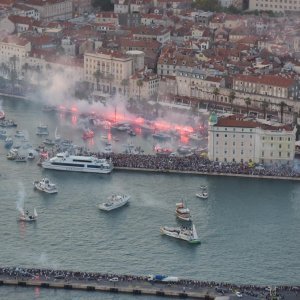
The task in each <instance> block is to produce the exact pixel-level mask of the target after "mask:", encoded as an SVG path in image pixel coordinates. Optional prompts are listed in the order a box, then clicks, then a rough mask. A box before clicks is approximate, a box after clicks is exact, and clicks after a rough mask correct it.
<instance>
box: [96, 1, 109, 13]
mask: <svg viewBox="0 0 300 300" xmlns="http://www.w3.org/2000/svg"><path fill="white" fill-rule="evenodd" d="M93 6H94V7H95V8H97V7H100V8H101V10H104V11H112V10H114V5H113V4H112V2H111V0H93Z"/></svg>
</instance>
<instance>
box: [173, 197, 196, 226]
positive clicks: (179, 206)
mask: <svg viewBox="0 0 300 300" xmlns="http://www.w3.org/2000/svg"><path fill="white" fill-rule="evenodd" d="M175 213H176V217H177V218H178V219H179V220H182V221H188V222H190V221H192V217H191V212H190V210H189V209H188V208H187V207H185V205H184V203H183V201H181V202H180V203H176V210H175Z"/></svg>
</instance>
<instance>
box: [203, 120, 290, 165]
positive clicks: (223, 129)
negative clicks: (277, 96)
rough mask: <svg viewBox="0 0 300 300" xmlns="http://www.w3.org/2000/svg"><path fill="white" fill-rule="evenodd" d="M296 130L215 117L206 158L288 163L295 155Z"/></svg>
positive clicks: (250, 121) (211, 124)
mask: <svg viewBox="0 0 300 300" xmlns="http://www.w3.org/2000/svg"><path fill="white" fill-rule="evenodd" d="M295 137H296V127H293V126H291V125H282V124H277V125H270V124H267V123H259V122H258V121H253V120H250V119H247V118H243V117H239V116H237V115H233V116H228V117H220V118H217V116H216V115H215V114H212V115H211V116H210V118H209V128H208V157H209V159H210V160H213V161H221V162H233V161H235V162H247V161H252V162H255V163H265V164H275V163H276V164H290V163H291V162H292V160H293V159H294V155H295Z"/></svg>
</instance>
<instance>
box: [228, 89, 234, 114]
mask: <svg viewBox="0 0 300 300" xmlns="http://www.w3.org/2000/svg"><path fill="white" fill-rule="evenodd" d="M228 99H229V103H230V104H231V109H232V110H233V102H234V99H235V91H231V92H230V94H229V96H228Z"/></svg>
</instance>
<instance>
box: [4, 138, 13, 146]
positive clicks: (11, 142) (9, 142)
mask: <svg viewBox="0 0 300 300" xmlns="http://www.w3.org/2000/svg"><path fill="white" fill-rule="evenodd" d="M13 143H14V141H13V139H12V138H11V137H7V138H6V139H5V144H4V146H5V148H10V147H11V146H12V145H13Z"/></svg>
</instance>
